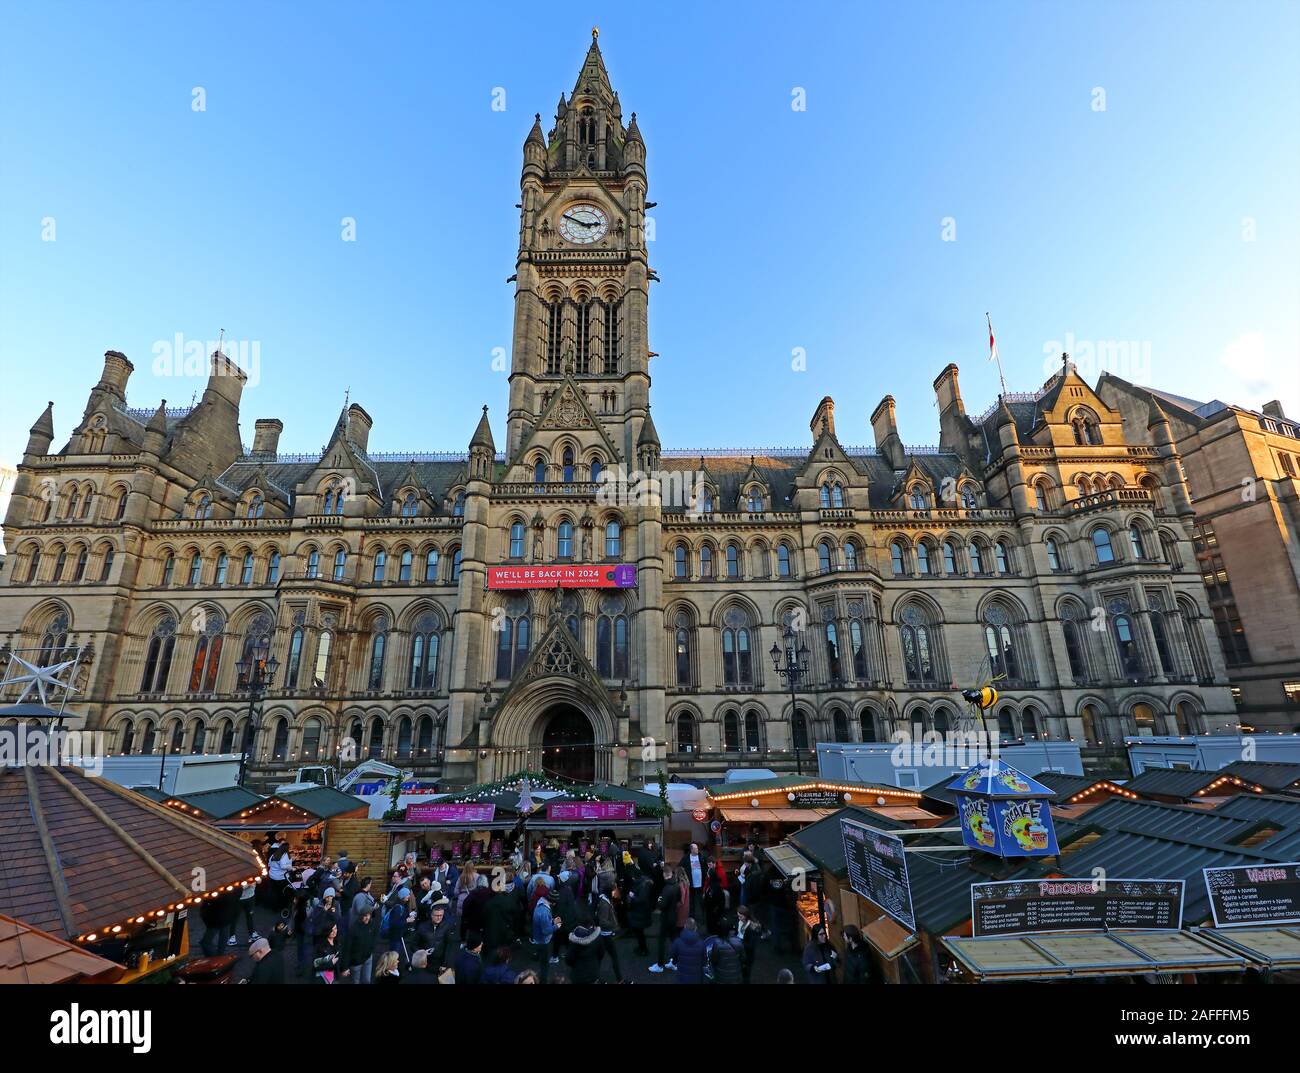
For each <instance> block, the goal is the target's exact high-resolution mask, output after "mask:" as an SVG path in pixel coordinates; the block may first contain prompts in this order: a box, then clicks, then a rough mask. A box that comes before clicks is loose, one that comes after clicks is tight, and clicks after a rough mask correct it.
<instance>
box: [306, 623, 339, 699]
mask: <svg viewBox="0 0 1300 1073" xmlns="http://www.w3.org/2000/svg"><path fill="white" fill-rule="evenodd" d="M333 646H334V634H333V633H331V632H330V631H329V630H321V633H320V638H319V639H318V640H317V641H316V665H315V666H314V667H313V668H312V674H311V684H312V687H313V688H314V689H323V688H324V687H325V686H326V685H328V684H329V670H330V649H331V648H332V647H333Z"/></svg>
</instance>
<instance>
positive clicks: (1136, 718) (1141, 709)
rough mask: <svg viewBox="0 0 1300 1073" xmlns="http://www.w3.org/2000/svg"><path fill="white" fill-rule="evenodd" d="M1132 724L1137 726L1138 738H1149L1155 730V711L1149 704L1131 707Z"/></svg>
mask: <svg viewBox="0 0 1300 1073" xmlns="http://www.w3.org/2000/svg"><path fill="white" fill-rule="evenodd" d="M1133 722H1134V724H1135V725H1136V726H1137V732H1138V734H1139V736H1141V737H1144V738H1149V737H1151V735H1152V734H1154V733H1155V729H1156V713H1155V709H1154V708H1152V707H1151V705H1149V704H1135V705H1133Z"/></svg>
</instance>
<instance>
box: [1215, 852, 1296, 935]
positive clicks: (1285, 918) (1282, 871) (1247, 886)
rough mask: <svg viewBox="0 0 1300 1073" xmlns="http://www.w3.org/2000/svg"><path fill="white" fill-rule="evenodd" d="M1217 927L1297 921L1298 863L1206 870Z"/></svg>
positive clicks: (1293, 922) (1249, 865)
mask: <svg viewBox="0 0 1300 1073" xmlns="http://www.w3.org/2000/svg"><path fill="white" fill-rule="evenodd" d="M1205 889H1206V890H1207V891H1208V892H1209V895H1210V909H1211V911H1212V912H1213V913H1214V926H1215V927H1216V928H1235V927H1240V926H1242V925H1244V924H1295V923H1297V922H1300V863H1296V862H1292V863H1290V864H1262V863H1261V864H1248V865H1242V866H1239V867H1236V868H1206V869H1205Z"/></svg>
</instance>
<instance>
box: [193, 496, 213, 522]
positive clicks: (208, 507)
mask: <svg viewBox="0 0 1300 1073" xmlns="http://www.w3.org/2000/svg"><path fill="white" fill-rule="evenodd" d="M194 517H195V518H197V519H198V520H199V521H206V520H207V519H209V518H211V517H212V500H211V499H209V498H208V497H207V496H204V497H203V498H202V499H200V500H199V502H198V505H197V506H196V507H195V508H194Z"/></svg>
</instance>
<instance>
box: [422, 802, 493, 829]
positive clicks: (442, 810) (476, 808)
mask: <svg viewBox="0 0 1300 1073" xmlns="http://www.w3.org/2000/svg"><path fill="white" fill-rule="evenodd" d="M496 814H497V807H496V805H449V804H440V803H438V802H429V803H428V804H420V805H407V806H406V822H407V823H464V824H467V825H468V824H477V823H491V822H492V820H493V819H494V818H495V816H496Z"/></svg>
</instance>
